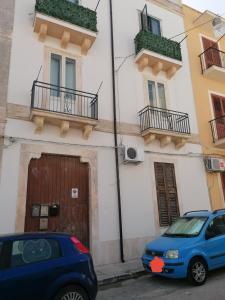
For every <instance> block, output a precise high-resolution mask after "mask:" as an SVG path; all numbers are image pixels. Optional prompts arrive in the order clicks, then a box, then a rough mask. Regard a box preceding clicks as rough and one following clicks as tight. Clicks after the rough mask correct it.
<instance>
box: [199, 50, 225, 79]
mask: <svg viewBox="0 0 225 300" xmlns="http://www.w3.org/2000/svg"><path fill="white" fill-rule="evenodd" d="M199 57H200V62H201V68H202V73H203V72H204V71H206V70H207V69H209V68H210V67H212V66H217V67H220V68H224V69H225V52H223V51H220V50H219V49H216V48H214V47H209V48H208V49H206V50H205V51H204V52H202V53H201V54H200V55H199Z"/></svg>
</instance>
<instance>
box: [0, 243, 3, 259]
mask: <svg viewBox="0 0 225 300" xmlns="http://www.w3.org/2000/svg"><path fill="white" fill-rule="evenodd" d="M2 248H3V242H0V258H1V256H2Z"/></svg>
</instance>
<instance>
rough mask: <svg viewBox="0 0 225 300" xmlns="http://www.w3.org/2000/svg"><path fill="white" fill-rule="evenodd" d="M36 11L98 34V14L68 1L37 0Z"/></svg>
mask: <svg viewBox="0 0 225 300" xmlns="http://www.w3.org/2000/svg"><path fill="white" fill-rule="evenodd" d="M35 11H37V12H40V13H43V14H46V15H49V16H51V17H54V18H58V19H61V20H63V21H67V22H70V23H72V24H75V25H78V26H81V27H84V28H86V29H89V30H92V31H95V32H97V15H96V12H95V11H93V10H91V9H88V8H86V7H83V6H80V5H77V4H74V3H71V2H69V1H67V0H37V1H36V5H35Z"/></svg>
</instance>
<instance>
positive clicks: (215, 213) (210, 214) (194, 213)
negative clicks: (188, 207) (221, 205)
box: [183, 209, 225, 217]
mask: <svg viewBox="0 0 225 300" xmlns="http://www.w3.org/2000/svg"><path fill="white" fill-rule="evenodd" d="M221 215H225V209H218V210H214V211H208V210H198V211H197V210H196V211H190V212H186V213H185V214H184V215H183V216H184V217H216V216H221Z"/></svg>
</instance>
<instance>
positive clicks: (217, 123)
mask: <svg viewBox="0 0 225 300" xmlns="http://www.w3.org/2000/svg"><path fill="white" fill-rule="evenodd" d="M209 123H210V126H211V130H212V137H213V143H215V142H217V141H219V140H221V139H223V138H225V116H221V117H219V118H216V119H214V120H211V121H210V122H209Z"/></svg>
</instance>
